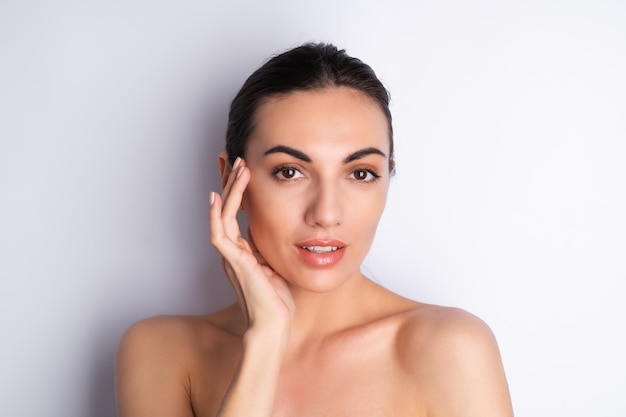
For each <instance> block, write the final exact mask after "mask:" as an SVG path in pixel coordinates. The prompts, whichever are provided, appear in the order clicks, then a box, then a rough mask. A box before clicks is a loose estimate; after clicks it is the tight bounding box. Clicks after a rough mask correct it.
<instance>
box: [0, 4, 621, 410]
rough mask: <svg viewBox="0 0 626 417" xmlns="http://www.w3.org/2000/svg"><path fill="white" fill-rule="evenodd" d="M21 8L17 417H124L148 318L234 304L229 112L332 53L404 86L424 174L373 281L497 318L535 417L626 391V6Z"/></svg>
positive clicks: (401, 127) (519, 397) (15, 56)
mask: <svg viewBox="0 0 626 417" xmlns="http://www.w3.org/2000/svg"><path fill="white" fill-rule="evenodd" d="M411 4H412V5H409V2H406V1H403V0H396V1H387V2H382V1H379V2H371V1H370V2H367V1H357V0H350V1H343V2H335V1H329V0H317V1H314V2H313V1H307V2H291V1H286V0H284V1H279V0H274V1H264V2H252V1H249V2H242V1H233V2H216V1H212V2H208V1H205V2H202V1H187V2H174V1H147V0H143V1H134V2H121V1H119V2H116V1H113V2H111V1H106V2H105V1H95V2H78V1H74V2H71V1H58V2H54V4H53V2H44V1H38V2H37V1H30V2H28V1H24V2H18V1H4V2H2V3H1V4H0V199H1V205H0V254H1V255H0V257H1V259H0V278H1V280H0V320H1V322H0V323H1V325H0V329H1V333H0V334H1V335H2V336H1V343H0V384H1V387H0V388H1V389H0V415H2V416H59V417H61V416H63V417H73V416H76V417H80V416H96V417H105V416H113V415H114V414H115V411H114V398H113V391H112V384H113V368H112V366H113V364H112V362H113V356H114V349H115V346H116V344H117V341H118V339H119V337H120V335H121V333H122V332H123V331H124V329H125V328H126V327H127V326H128V325H129V324H131V323H132V322H134V321H136V320H138V319H141V318H143V317H147V316H151V315H155V314H161V313H168V314H198V313H204V312H208V311H211V310H214V309H217V308H219V307H222V306H224V305H226V304H227V303H229V302H230V301H232V300H233V297H232V295H231V294H230V289H229V287H228V284H227V283H226V281H225V279H223V278H222V276H221V273H220V267H219V260H218V258H217V256H216V254H215V252H214V251H213V249H212V248H211V247H210V244H209V241H208V221H207V215H206V212H207V208H208V196H209V192H210V191H211V190H215V189H217V188H218V184H219V183H218V178H217V166H216V164H215V157H216V155H217V153H218V152H219V150H220V149H221V148H222V138H223V135H224V131H225V121H226V114H227V106H228V104H229V101H230V99H231V98H232V96H233V94H234V93H235V91H236V89H237V88H238V87H239V86H240V84H241V83H242V82H243V80H244V78H245V77H246V75H247V74H248V73H250V72H251V71H252V70H253V69H254V68H256V67H257V66H258V65H259V64H260V63H261V62H262V61H263V60H264V59H265V58H266V57H267V56H268V55H270V54H272V53H274V52H276V51H279V50H282V49H284V48H287V47H290V46H294V45H296V44H298V43H300V42H303V41H308V40H322V41H332V42H334V43H336V44H338V45H340V46H342V47H344V48H346V49H347V50H348V52H349V53H351V54H353V55H356V56H358V57H360V58H362V59H363V60H364V61H366V62H368V63H370V64H371V65H372V66H373V67H374V68H375V69H376V71H377V72H378V74H379V75H380V77H381V78H382V79H383V80H384V82H385V83H386V85H387V86H388V87H389V88H390V90H391V92H392V96H393V108H392V111H393V113H394V118H395V132H396V148H397V162H398V174H397V177H396V178H395V180H394V181H393V185H392V190H391V193H390V196H389V203H388V208H387V212H386V214H385V216H384V217H383V220H382V222H381V225H380V228H379V235H378V238H377V241H376V243H375V246H374V248H373V251H372V253H371V255H370V257H369V258H368V260H367V262H366V265H365V267H364V268H365V270H366V271H368V273H369V274H370V275H372V276H373V277H374V278H375V279H376V280H377V281H379V282H381V283H382V284H384V285H386V286H388V287H390V288H392V289H393V290H396V291H397V292H400V293H402V294H404V295H406V296H409V297H412V298H415V299H418V300H421V301H426V302H433V303H440V304H445V305H455V306H459V307H463V308H465V309H468V310H470V311H472V312H474V313H475V314H477V315H479V316H480V317H482V318H483V319H484V320H485V321H487V322H488V323H489V324H490V325H491V327H492V328H493V329H494V331H495V333H496V335H497V337H498V340H499V343H500V346H501V350H502V355H503V359H504V363H505V367H506V370H507V373H508V377H509V382H510V386H511V392H512V396H513V402H514V406H515V410H516V414H517V416H534V417H536V416H546V417H552V416H556V415H567V416H571V417H582V416H589V415H593V416H599V415H603V416H616V415H620V414H621V413H623V410H624V409H625V408H626V400H625V398H626V397H625V396H624V395H623V389H624V387H626V380H625V379H626V377H625V376H624V375H626V366H625V361H624V359H623V352H625V351H626V340H625V336H624V317H626V307H624V303H623V302H622V299H623V296H624V290H623V284H622V282H623V280H624V278H626V265H625V260H624V259H625V258H626V257H625V256H624V254H625V253H626V240H625V239H624V236H626V223H625V220H624V213H626V197H625V194H626V192H625V191H624V189H625V185H624V182H625V180H626V168H625V164H624V159H625V157H626V145H625V140H626V122H625V120H626V118H625V117H624V116H625V115H626V81H625V80H626V78H625V77H624V74H626V25H624V22H626V4H624V3H623V2H618V1H607V0H603V1H597V0H596V1H593V0H585V1H565V0H561V1H557V0H548V1H526V2H513V1H504V2H502V1H500V2H497V1H487V0H482V1H471V2H460V1H446V0H444V1H439V2H426V1H416V2H411Z"/></svg>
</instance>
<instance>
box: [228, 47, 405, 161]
mask: <svg viewBox="0 0 626 417" xmlns="http://www.w3.org/2000/svg"><path fill="white" fill-rule="evenodd" d="M329 87H348V88H352V89H355V90H358V91H361V92H363V93H365V94H366V95H367V96H369V97H370V98H372V99H373V100H374V101H376V102H377V103H378V105H379V107H380V109H381V110H382V111H383V113H384V114H385V117H386V118H387V122H388V125H389V149H390V151H389V169H390V171H391V170H393V166H394V162H393V128H392V125H391V112H390V111H389V98H390V97H389V92H388V91H387V89H386V88H385V87H384V86H383V84H382V83H381V82H380V80H379V79H378V78H377V77H376V74H375V73H374V70H372V68H371V67H370V66H369V65H367V64H365V63H363V62H362V61H361V60H359V59H357V58H353V57H351V56H349V55H348V54H346V52H345V50H343V49H342V50H339V49H337V47H336V46H334V45H331V44H324V43H306V44H303V45H301V46H298V47H296V48H294V49H291V50H288V51H286V52H283V53H281V54H279V55H276V56H274V57H273V58H271V59H269V60H268V61H267V62H266V63H265V64H263V65H262V66H261V67H260V68H259V69H257V70H256V71H255V72H253V73H252V75H250V77H248V79H247V80H246V82H245V83H244V84H243V86H242V87H241V89H240V90H239V92H238V93H237V95H236V96H235V98H234V99H233V101H232V103H231V105H230V111H229V113H228V128H227V131H226V152H227V153H228V159H229V161H230V163H231V165H232V164H233V163H234V162H235V159H236V158H237V157H243V156H244V153H245V150H246V145H247V142H248V139H249V137H250V135H251V134H252V132H253V130H254V117H255V113H256V110H257V109H258V107H259V106H260V105H261V104H262V101H263V100H264V99H267V98H269V97H275V96H280V95H286V94H289V93H292V92H296V91H312V90H319V89H323V88H329Z"/></svg>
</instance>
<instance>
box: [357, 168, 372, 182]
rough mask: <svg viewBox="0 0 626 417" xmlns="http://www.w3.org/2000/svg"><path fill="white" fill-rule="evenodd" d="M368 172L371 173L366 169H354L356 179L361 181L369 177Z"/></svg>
mask: <svg viewBox="0 0 626 417" xmlns="http://www.w3.org/2000/svg"><path fill="white" fill-rule="evenodd" d="M367 174H369V172H367V171H366V170H364V169H359V170H357V171H354V179H355V180H359V181H363V180H365V179H367Z"/></svg>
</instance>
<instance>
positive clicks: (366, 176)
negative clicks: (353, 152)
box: [350, 169, 380, 183]
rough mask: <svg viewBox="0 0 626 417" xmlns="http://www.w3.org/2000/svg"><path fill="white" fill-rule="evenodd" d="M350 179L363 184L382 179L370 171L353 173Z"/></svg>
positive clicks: (364, 170) (362, 170)
mask: <svg viewBox="0 0 626 417" xmlns="http://www.w3.org/2000/svg"><path fill="white" fill-rule="evenodd" d="M350 177H351V178H353V179H355V180H356V181H359V182H362V183H370V182H374V181H376V180H377V179H378V178H380V175H378V174H376V172H374V171H371V170H369V169H357V170H355V171H352V174H351V175H350Z"/></svg>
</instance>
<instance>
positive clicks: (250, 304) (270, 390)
mask: <svg viewBox="0 0 626 417" xmlns="http://www.w3.org/2000/svg"><path fill="white" fill-rule="evenodd" d="M223 175H224V174H223ZM226 176H227V178H228V180H227V181H226V184H225V186H224V190H223V194H224V203H223V204H222V199H221V197H220V196H219V195H218V194H216V193H212V194H211V209H210V212H209V216H210V220H211V243H213V245H214V246H215V247H216V248H217V250H218V251H219V252H220V253H221V254H222V256H223V258H224V269H225V271H226V275H227V276H228V279H229V280H230V282H231V284H232V286H233V288H234V289H235V293H236V294H237V299H238V301H239V304H240V306H241V309H242V311H243V313H244V315H245V318H246V319H247V322H248V329H247V330H246V332H245V334H244V339H243V340H244V342H243V353H242V357H241V361H240V363H239V368H238V370H237V372H236V374H235V376H234V377H233V380H232V381H231V384H230V387H229V389H228V392H227V394H226V396H225V398H224V400H223V402H222V404H221V407H220V410H219V412H218V416H219V417H241V416H255V417H270V416H271V414H272V409H273V406H274V397H275V393H276V385H277V381H278V375H279V372H280V367H281V363H282V359H283V354H284V351H285V348H286V346H287V341H288V338H289V329H290V327H291V322H292V320H293V315H294V310H295V308H294V303H293V299H292V297H291V293H290V291H289V288H288V286H287V283H286V282H285V281H284V280H283V279H282V278H281V277H280V276H278V275H277V274H276V273H275V272H274V271H273V270H272V269H271V268H270V267H269V266H268V265H267V264H266V263H265V262H264V260H263V259H262V258H261V257H260V255H259V254H258V252H256V250H255V248H254V243H253V242H247V241H246V240H244V239H243V238H242V237H241V233H240V230H239V225H238V224H237V219H236V214H237V210H238V208H239V207H240V205H241V201H242V198H243V192H244V190H245V187H246V185H247V183H248V181H249V179H250V171H249V169H248V168H247V167H246V166H245V162H244V161H243V160H241V159H238V160H237V161H236V162H235V164H234V165H233V168H232V172H228V171H227V172H226Z"/></svg>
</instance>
